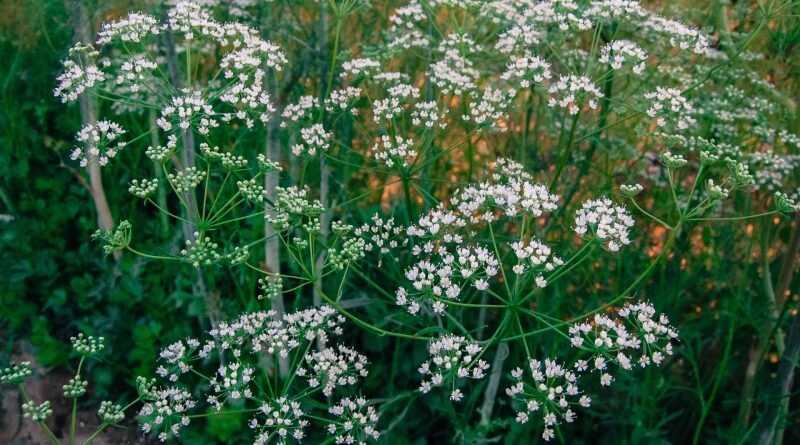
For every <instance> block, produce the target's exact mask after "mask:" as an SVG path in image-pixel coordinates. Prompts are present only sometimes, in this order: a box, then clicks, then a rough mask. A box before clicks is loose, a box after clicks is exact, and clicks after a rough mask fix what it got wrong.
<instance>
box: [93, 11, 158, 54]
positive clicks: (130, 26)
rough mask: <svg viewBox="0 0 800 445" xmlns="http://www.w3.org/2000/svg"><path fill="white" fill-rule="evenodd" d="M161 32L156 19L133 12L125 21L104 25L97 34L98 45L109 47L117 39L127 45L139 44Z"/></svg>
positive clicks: (120, 20)
mask: <svg viewBox="0 0 800 445" xmlns="http://www.w3.org/2000/svg"><path fill="white" fill-rule="evenodd" d="M160 31H161V28H160V26H159V24H158V20H156V18H155V17H153V16H150V15H147V14H142V13H140V12H132V13H130V14H128V15H127V16H126V17H125V18H123V19H119V20H117V21H114V22H106V23H103V25H102V27H101V29H100V31H99V32H98V33H97V45H100V46H102V45H107V44H109V43H111V42H112V41H113V40H115V39H119V40H120V41H121V42H125V43H139V42H141V41H142V39H144V38H145V37H148V36H153V35H157V34H158V33H159V32H160Z"/></svg>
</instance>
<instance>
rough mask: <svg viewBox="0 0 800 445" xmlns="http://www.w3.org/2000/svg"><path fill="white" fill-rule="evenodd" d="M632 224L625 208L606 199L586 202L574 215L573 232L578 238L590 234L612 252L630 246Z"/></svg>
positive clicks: (632, 221) (631, 219)
mask: <svg viewBox="0 0 800 445" xmlns="http://www.w3.org/2000/svg"><path fill="white" fill-rule="evenodd" d="M633 224H634V220H633V218H632V217H631V216H630V214H629V213H628V211H627V210H625V207H622V206H618V205H615V204H614V203H613V202H611V200H610V199H608V198H600V199H592V200H589V201H586V202H584V203H583V205H582V206H581V208H580V209H578V212H577V213H576V214H575V232H576V233H577V234H578V235H580V236H584V235H586V234H587V233H588V232H591V233H592V234H593V235H595V236H596V237H597V238H598V239H600V240H601V241H603V242H605V244H606V247H607V248H608V250H610V251H612V252H617V251H619V249H620V248H621V247H622V246H625V245H628V244H630V242H631V240H630V238H629V235H630V228H631V227H633Z"/></svg>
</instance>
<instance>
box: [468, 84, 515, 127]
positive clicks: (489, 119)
mask: <svg viewBox="0 0 800 445" xmlns="http://www.w3.org/2000/svg"><path fill="white" fill-rule="evenodd" d="M512 98H513V95H512V94H510V93H509V92H508V91H505V90H501V89H495V88H492V87H486V88H485V89H484V90H483V91H482V92H481V94H480V96H479V97H477V96H476V97H474V98H473V101H472V104H471V106H470V107H469V114H468V115H465V116H464V120H466V121H467V122H471V123H473V124H475V125H477V126H479V127H497V124H498V121H499V120H500V119H501V118H503V116H504V114H505V111H506V109H507V108H508V107H509V105H510V103H511V99H512Z"/></svg>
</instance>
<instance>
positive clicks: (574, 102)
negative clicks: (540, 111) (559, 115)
mask: <svg viewBox="0 0 800 445" xmlns="http://www.w3.org/2000/svg"><path fill="white" fill-rule="evenodd" d="M602 97H603V93H602V92H601V91H600V89H599V88H597V86H596V85H595V84H594V83H593V82H592V80H591V79H589V78H588V77H586V76H575V75H572V74H570V75H568V76H561V78H559V79H558V81H557V82H556V83H554V84H552V85H550V100H549V102H548V105H550V106H551V107H558V108H564V109H566V110H567V111H568V112H569V114H572V115H575V114H578V112H579V111H580V110H581V107H582V106H583V105H587V106H588V107H589V108H591V109H592V110H594V109H597V106H598V100H600V98H602Z"/></svg>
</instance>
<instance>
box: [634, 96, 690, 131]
mask: <svg viewBox="0 0 800 445" xmlns="http://www.w3.org/2000/svg"><path fill="white" fill-rule="evenodd" d="M644 98H645V99H647V100H648V101H650V107H649V108H648V109H647V115H648V116H650V117H652V118H654V119H656V124H657V125H658V126H659V127H665V126H667V125H672V126H674V127H675V128H677V129H678V130H687V129H690V128H692V127H694V126H695V124H696V121H695V119H694V117H693V116H692V115H693V114H694V107H692V105H691V104H690V103H689V101H688V100H686V98H685V97H683V95H682V94H681V91H680V90H678V89H675V88H664V87H657V88H656V90H655V91H651V92H649V93H646V94H645V95H644Z"/></svg>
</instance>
